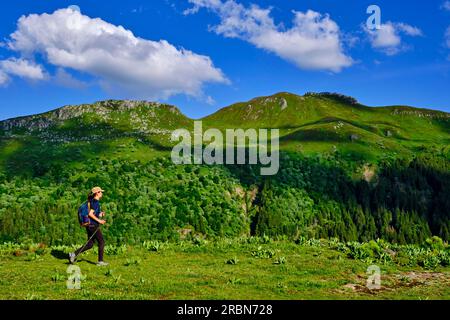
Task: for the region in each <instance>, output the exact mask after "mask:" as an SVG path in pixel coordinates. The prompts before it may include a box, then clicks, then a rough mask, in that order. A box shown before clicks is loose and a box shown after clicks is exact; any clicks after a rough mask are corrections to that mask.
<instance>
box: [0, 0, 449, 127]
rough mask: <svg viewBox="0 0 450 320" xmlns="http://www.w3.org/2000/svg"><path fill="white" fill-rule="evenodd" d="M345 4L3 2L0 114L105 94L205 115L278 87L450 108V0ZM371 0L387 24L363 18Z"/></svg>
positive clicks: (313, 0) (263, 0)
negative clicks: (376, 25) (369, 23)
mask: <svg viewBox="0 0 450 320" xmlns="http://www.w3.org/2000/svg"><path fill="white" fill-rule="evenodd" d="M343 3H344V1H335V0H310V1H307V0H303V1H276V0H259V1H246V0H231V1H228V3H226V0H152V1H146V2H144V1H135V0H131V1H126V2H125V1H115V0H112V1H108V2H107V4H106V2H105V3H103V2H101V1H92V0H90V1H88V0H85V1H74V0H72V1H43V0H39V1H36V0H18V1H15V2H8V4H5V3H2V10H0V39H2V40H1V41H2V43H1V45H0V101H1V102H0V120H1V119H6V118H11V117H16V116H21V115H28V114H34V113H39V112H45V111H48V110H51V109H55V108H58V107H60V106H63V105H68V104H81V103H92V102H95V101H98V100H104V99H147V100H158V101H162V102H167V103H170V104H174V105H177V106H178V107H179V108H180V109H181V111H182V112H183V113H185V114H186V115H188V116H190V117H192V118H199V117H202V116H205V115H208V114H210V113H213V112H214V111H216V110H218V109H219V108H222V107H224V106H227V105H229V104H232V103H234V102H238V101H246V100H249V99H251V98H254V97H257V96H262V95H270V94H273V93H276V92H280V91H288V92H292V93H296V94H304V93H305V92H308V91H316V92H320V91H331V92H339V93H343V94H346V95H351V96H353V97H355V98H357V99H358V100H359V101H360V102H362V103H364V104H367V105H371V106H383V105H395V104H402V105H412V106H417V107H425V108H430V109H439V110H444V111H447V112H450V2H449V1H445V0H435V1H404V0H396V1H388V0H383V1H365V0H348V1H345V5H344V4H343ZM371 4H376V5H378V6H379V7H380V9H381V29H380V30H367V27H365V26H366V20H367V18H368V17H369V14H367V13H366V9H367V7H368V6H369V5H371ZM71 5H72V7H71V9H67V8H68V7H69V6H71ZM74 5H75V6H78V7H79V8H80V11H78V9H77V8H76V7H73V6H74ZM44 13H46V14H47V15H43V14H44ZM21 16H24V17H23V18H22V19H21V20H20V22H19V18H20V17H21ZM119 26H122V27H123V28H122V27H119Z"/></svg>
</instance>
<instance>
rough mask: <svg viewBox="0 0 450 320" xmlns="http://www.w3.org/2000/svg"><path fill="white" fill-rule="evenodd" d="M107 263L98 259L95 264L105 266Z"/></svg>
mask: <svg viewBox="0 0 450 320" xmlns="http://www.w3.org/2000/svg"><path fill="white" fill-rule="evenodd" d="M108 264H109V263H107V262H104V261H99V262H98V263H97V266H99V267H105V266H107V265H108Z"/></svg>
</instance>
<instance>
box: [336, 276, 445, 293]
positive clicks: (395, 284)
mask: <svg viewBox="0 0 450 320" xmlns="http://www.w3.org/2000/svg"><path fill="white" fill-rule="evenodd" d="M366 281H367V277H365V276H361V275H358V276H357V279H356V281H355V282H356V283H347V284H345V285H344V286H342V290H343V291H344V292H349V291H351V292H360V293H367V294H376V293H379V292H383V291H394V290H397V289H401V288H412V287H416V286H427V285H433V284H436V283H439V284H440V285H442V286H450V273H448V272H447V273H442V272H404V273H399V274H391V275H381V284H382V285H381V286H380V288H379V289H369V288H368V287H367V285H366ZM342 290H341V291H342Z"/></svg>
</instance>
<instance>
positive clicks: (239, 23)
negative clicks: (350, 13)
mask: <svg viewBox="0 0 450 320" xmlns="http://www.w3.org/2000/svg"><path fill="white" fill-rule="evenodd" d="M189 2H190V3H191V4H193V7H192V8H189V9H187V10H185V11H184V14H185V15H189V14H195V13H197V12H198V11H199V9H201V8H206V9H209V10H210V11H212V12H214V13H216V14H217V15H218V16H219V18H220V24H218V25H216V26H214V27H212V28H211V30H213V31H214V32H216V33H217V34H220V35H223V36H224V37H228V38H238V39H241V40H244V41H247V42H249V43H251V44H253V45H254V46H256V47H258V48H260V49H264V50H267V51H269V52H272V53H274V54H276V55H278V56H279V57H281V58H283V59H285V60H287V61H290V62H292V63H294V64H295V65H296V66H298V67H299V68H301V69H309V70H328V71H333V72H339V71H341V70H342V69H343V68H346V67H349V66H351V65H352V64H353V63H354V61H353V59H352V58H351V57H350V56H347V55H346V54H345V53H344V51H343V45H342V35H341V32H340V29H339V26H338V25H337V24H336V22H334V21H333V20H332V19H331V18H330V17H329V15H327V14H321V13H318V12H315V11H312V10H308V11H306V12H298V11H293V14H294V20H293V26H292V27H291V28H290V29H286V28H285V27H284V26H283V25H282V24H276V23H275V21H274V20H273V18H272V17H271V16H270V14H271V8H267V9H264V8H261V7H259V6H257V5H251V6H249V7H245V6H243V5H242V4H239V3H237V2H236V1H234V0H227V1H225V2H222V1H221V0H189Z"/></svg>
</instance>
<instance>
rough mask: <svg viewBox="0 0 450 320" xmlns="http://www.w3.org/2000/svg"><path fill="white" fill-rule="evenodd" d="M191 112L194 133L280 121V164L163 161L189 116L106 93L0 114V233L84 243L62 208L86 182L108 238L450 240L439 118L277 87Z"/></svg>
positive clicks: (449, 166)
mask: <svg viewBox="0 0 450 320" xmlns="http://www.w3.org/2000/svg"><path fill="white" fill-rule="evenodd" d="M201 120H202V121H203V129H204V130H206V129H207V128H219V129H221V130H225V129H227V128H230V129H233V128H244V129H245V128H279V129H280V132H281V138H280V143H281V145H280V146H281V151H282V152H281V155H280V170H279V172H278V173H277V174H276V175H274V176H261V175H260V174H259V172H260V171H259V168H258V166H249V165H226V166H222V165H217V166H208V165H181V166H180V165H175V164H173V163H172V162H171V160H170V151H171V150H172V146H173V145H174V143H173V142H171V141H170V136H171V133H172V131H173V130H175V129H179V128H186V129H188V130H193V124H194V120H193V119H189V118H188V117H186V116H184V115H183V114H182V113H181V112H180V111H179V110H178V109H177V108H176V107H174V106H170V105H165V104H159V103H152V102H145V101H112V100H109V101H102V102H97V103H95V104H92V105H81V106H66V107H63V108H60V109H57V110H53V111H49V112H46V113H43V114H39V115H33V116H28V117H20V118H15V119H9V120H5V121H1V122H0V241H2V240H4V241H19V242H20V241H28V240H30V239H31V240H33V241H43V242H46V243H52V244H61V243H64V244H71V243H74V242H76V241H82V240H83V239H84V236H85V235H84V233H82V232H81V231H80V230H79V228H78V227H77V225H76V223H77V222H76V219H75V216H74V212H75V208H77V206H78V205H79V204H80V203H81V201H83V199H84V198H85V196H86V194H85V193H86V191H87V190H89V189H90V188H92V186H94V185H100V186H102V187H104V188H106V189H107V190H108V192H107V193H106V194H105V209H106V210H107V211H108V212H111V213H112V215H113V217H114V218H113V219H112V220H113V223H112V226H111V228H110V229H109V230H108V233H107V234H108V237H109V238H108V240H109V241H113V242H116V243H124V242H127V243H140V242H142V241H145V240H149V239H160V240H167V239H178V238H179V237H180V236H181V235H183V234H184V233H185V232H188V231H189V230H190V231H192V234H201V235H206V236H226V237H230V236H242V235H249V234H252V235H261V236H262V235H270V236H274V237H276V236H287V237H293V238H298V237H309V238H332V237H337V238H339V239H341V240H343V241H354V240H359V241H368V240H371V239H377V238H381V239H385V240H388V241H392V242H398V243H414V242H423V241H424V240H425V239H426V238H428V237H430V236H432V235H438V236H440V237H442V238H443V239H444V240H447V241H448V240H449V239H450V148H449V141H450V130H449V129H450V114H448V113H445V112H440V111H433V110H427V109H417V108H412V107H405V106H391V107H377V108H375V107H367V106H363V105H361V104H359V103H357V102H356V101H355V100H354V99H353V98H350V97H346V96H342V95H337V94H329V93H322V94H306V95H304V96H297V95H293V94H289V93H279V94H276V95H273V96H270V97H261V98H255V99H253V100H251V101H249V102H245V103H238V104H234V105H232V106H229V107H227V108H223V109H221V110H219V111H218V112H216V113H214V114H212V115H210V116H208V117H205V118H203V119H201ZM109 221H111V219H110V220H109ZM111 222H112V221H111Z"/></svg>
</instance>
